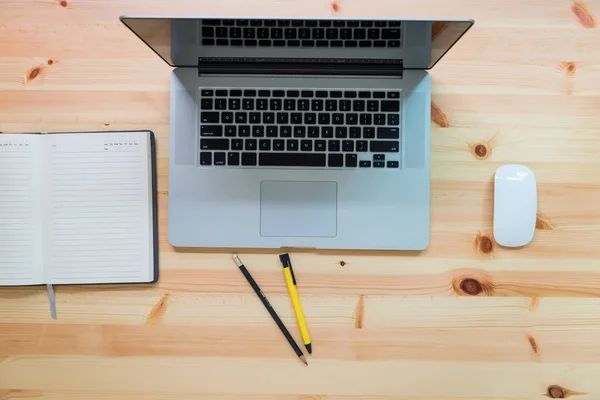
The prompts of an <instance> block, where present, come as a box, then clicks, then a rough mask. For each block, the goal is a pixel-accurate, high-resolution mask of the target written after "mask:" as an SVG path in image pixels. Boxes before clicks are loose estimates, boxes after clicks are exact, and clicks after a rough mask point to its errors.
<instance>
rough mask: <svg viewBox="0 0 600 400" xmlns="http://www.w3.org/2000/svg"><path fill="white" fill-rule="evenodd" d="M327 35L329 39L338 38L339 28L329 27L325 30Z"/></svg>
mask: <svg viewBox="0 0 600 400" xmlns="http://www.w3.org/2000/svg"><path fill="white" fill-rule="evenodd" d="M325 36H326V37H327V39H337V38H338V30H337V29H327V30H326V31H325Z"/></svg>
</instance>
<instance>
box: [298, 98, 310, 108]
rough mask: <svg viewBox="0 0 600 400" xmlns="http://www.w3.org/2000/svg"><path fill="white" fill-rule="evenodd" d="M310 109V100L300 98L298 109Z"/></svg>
mask: <svg viewBox="0 0 600 400" xmlns="http://www.w3.org/2000/svg"><path fill="white" fill-rule="evenodd" d="M309 109H310V101H308V100H306V99H301V100H298V110H299V111H308V110H309Z"/></svg>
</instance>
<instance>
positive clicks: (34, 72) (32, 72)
mask: <svg viewBox="0 0 600 400" xmlns="http://www.w3.org/2000/svg"><path fill="white" fill-rule="evenodd" d="M40 72H42V68H41V67H33V68H31V69H30V70H29V72H28V73H27V80H28V81H32V80H34V79H35V78H36V77H37V76H38V75H39V74H40Z"/></svg>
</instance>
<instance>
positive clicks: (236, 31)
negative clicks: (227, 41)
mask: <svg viewBox="0 0 600 400" xmlns="http://www.w3.org/2000/svg"><path fill="white" fill-rule="evenodd" d="M229 37H231V38H234V39H237V38H241V37H242V28H229Z"/></svg>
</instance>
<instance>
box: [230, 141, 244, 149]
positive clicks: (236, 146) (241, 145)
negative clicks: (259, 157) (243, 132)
mask: <svg viewBox="0 0 600 400" xmlns="http://www.w3.org/2000/svg"><path fill="white" fill-rule="evenodd" d="M243 148H244V140H243V139H231V150H242V149H243Z"/></svg>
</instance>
